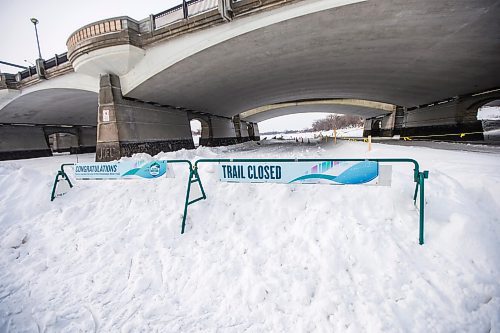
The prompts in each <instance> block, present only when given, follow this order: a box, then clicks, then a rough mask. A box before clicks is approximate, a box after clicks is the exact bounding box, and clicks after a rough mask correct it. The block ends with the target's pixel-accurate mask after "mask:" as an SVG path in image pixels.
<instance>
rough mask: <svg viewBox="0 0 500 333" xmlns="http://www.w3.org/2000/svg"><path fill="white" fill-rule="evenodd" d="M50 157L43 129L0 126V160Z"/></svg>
mask: <svg viewBox="0 0 500 333" xmlns="http://www.w3.org/2000/svg"><path fill="white" fill-rule="evenodd" d="M47 156H52V151H51V150H50V147H49V143H48V140H47V137H46V135H45V132H44V130H43V127H41V126H36V125H33V126H30V125H0V160H1V161H4V160H17V159H24V158H33V157H47Z"/></svg>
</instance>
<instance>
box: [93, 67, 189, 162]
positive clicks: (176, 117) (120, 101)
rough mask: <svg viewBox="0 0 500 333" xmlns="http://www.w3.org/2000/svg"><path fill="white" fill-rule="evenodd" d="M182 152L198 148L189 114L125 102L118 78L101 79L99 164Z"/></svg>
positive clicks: (140, 103) (98, 126) (98, 123)
mask: <svg viewBox="0 0 500 333" xmlns="http://www.w3.org/2000/svg"><path fill="white" fill-rule="evenodd" d="M181 148H189V149H193V148H194V142H193V137H192V135H191V127H190V124H189V118H188V114H187V113H186V112H185V111H180V110H177V109H173V108H168V107H163V106H157V105H152V104H148V103H143V102H138V101H134V100H128V99H124V98H123V96H122V92H121V86H120V79H119V78H118V76H116V75H113V74H105V75H101V77H100V90H99V110H98V120H97V146H96V161H98V162H105V161H112V160H118V159H120V158H121V157H123V156H131V155H132V154H135V153H148V154H150V155H156V154H158V153H160V152H162V151H163V152H167V151H173V150H178V149H181Z"/></svg>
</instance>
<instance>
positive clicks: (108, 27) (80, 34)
mask: <svg viewBox="0 0 500 333" xmlns="http://www.w3.org/2000/svg"><path fill="white" fill-rule="evenodd" d="M128 20H130V18H128V17H115V18H111V19H106V20H101V21H97V22H94V23H91V24H88V25H86V26H84V27H83V28H80V29H78V30H77V31H75V32H74V33H72V34H71V36H70V37H69V38H68V41H67V42H66V46H67V47H68V50H70V49H73V48H74V47H75V46H76V44H78V43H80V42H81V41H84V40H86V39H89V38H91V37H97V36H100V35H105V34H109V33H113V32H119V31H122V30H124V29H125V28H126V27H127V21H128Z"/></svg>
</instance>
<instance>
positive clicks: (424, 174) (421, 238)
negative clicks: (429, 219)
mask: <svg viewBox="0 0 500 333" xmlns="http://www.w3.org/2000/svg"><path fill="white" fill-rule="evenodd" d="M418 176H419V183H420V227H419V237H418V243H419V244H420V245H423V244H424V219H425V216H424V212H425V209H424V208H425V190H424V182H425V179H426V178H428V177H429V171H424V172H420V173H419V175H418Z"/></svg>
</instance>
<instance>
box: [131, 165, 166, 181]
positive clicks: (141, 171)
mask: <svg viewBox="0 0 500 333" xmlns="http://www.w3.org/2000/svg"><path fill="white" fill-rule="evenodd" d="M166 172H167V163H166V161H154V162H149V163H147V164H145V165H143V166H142V167H140V168H135V169H132V170H129V171H127V172H126V173H124V174H123V175H122V177H126V176H137V177H142V178H149V179H150V178H158V177H161V176H163V175H164V174H165V173H166Z"/></svg>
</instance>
